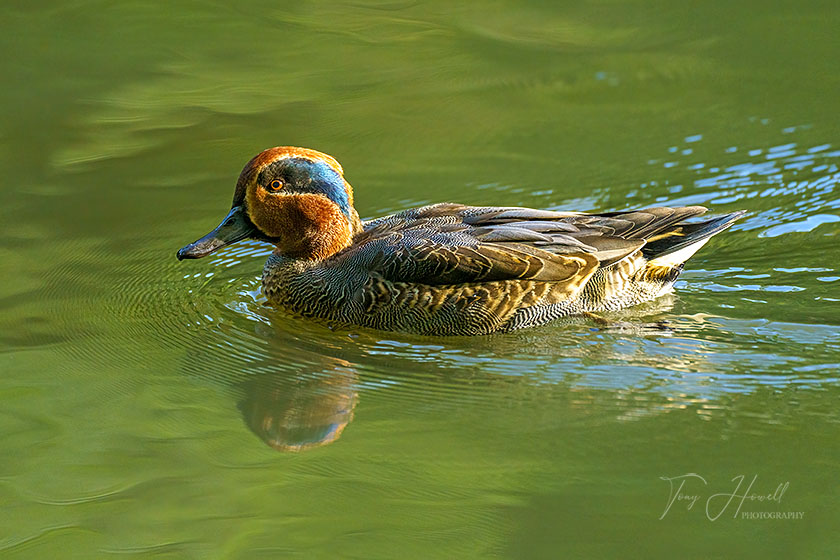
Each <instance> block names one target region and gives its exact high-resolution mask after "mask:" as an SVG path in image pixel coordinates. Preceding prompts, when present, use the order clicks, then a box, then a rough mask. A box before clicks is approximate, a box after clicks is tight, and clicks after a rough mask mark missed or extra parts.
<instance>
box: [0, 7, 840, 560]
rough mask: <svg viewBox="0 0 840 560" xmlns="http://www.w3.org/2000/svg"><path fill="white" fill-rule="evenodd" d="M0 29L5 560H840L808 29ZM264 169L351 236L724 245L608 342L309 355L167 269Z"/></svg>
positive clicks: (253, 261)
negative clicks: (512, 209)
mask: <svg viewBox="0 0 840 560" xmlns="http://www.w3.org/2000/svg"><path fill="white" fill-rule="evenodd" d="M0 10H2V14H3V15H2V18H0V71H1V72H2V80H3V87H2V88H0V148H1V149H0V173H2V177H3V180H2V189H0V217H2V222H3V224H4V227H3V235H2V236H0V262H2V267H0V269H1V270H2V282H0V371H2V375H0V442H2V453H0V557H2V558H56V557H62V558H64V557H66V558H111V557H113V558H146V557H161V558H284V557H292V556H296V557H299V558H335V557H352V558H364V559H373V558H447V559H448V558H493V557H495V558H703V559H708V558H760V559H767V558H809V559H810V558H837V557H838V556H839V555H840V537H838V533H837V528H838V526H840V509H839V508H838V503H840V502H838V497H840V483H838V479H837V473H838V467H840V448H839V447H838V441H839V440H838V431H840V413H838V405H840V388H839V387H838V371H840V265H838V258H840V248H838V239H840V238H839V237H838V235H840V170H838V167H839V166H840V137H839V136H838V135H840V117H838V114H839V113H840V95H838V92H840V39H838V29H840V9H839V8H838V5H837V3H836V2H834V1H820V0H806V1H800V2H781V1H773V0H771V1H767V0H764V1H761V2H759V1H756V0H749V1H746V0H744V1H741V2H731V1H709V2H673V1H664V0H662V1H655V0H651V1H642V0H612V1H608V0H603V1H578V2H564V3H555V4H554V5H553V6H551V5H549V3H540V2H522V3H515V2H504V1H495V2H487V3H482V4H480V5H479V4H477V5H471V6H470V5H467V4H460V3H449V2H436V3H415V2H400V1H394V2H368V1H366V0H359V1H356V2H353V3H346V4H339V3H334V2H295V3H286V5H283V4H282V3H277V2H268V1H265V2H250V3H244V4H242V5H239V6H237V7H227V6H225V4H224V3H201V2H178V3H167V4H163V3H161V4H156V3H152V2H149V1H148V0H139V1H133V2H131V1H129V2H119V3H107V2H93V1H79V0H75V1H72V2H22V1H17V0H14V1H7V2H5V3H4V5H3V7H2V8H0ZM279 144H293V145H302V146H307V147H312V148H316V149H319V150H322V151H325V152H327V153H330V154H332V155H334V156H335V157H336V158H338V160H339V161H340V162H341V163H342V164H343V166H344V168H345V170H346V175H347V178H348V180H349V181H350V182H351V183H352V184H353V185H354V187H355V189H356V205H357V208H358V210H359V213H360V214H361V215H362V216H365V217H375V216H378V215H381V214H383V213H386V212H392V211H397V210H400V209H404V208H408V207H412V206H417V205H421V204H427V203H432V202H439V201H453V202H461V203H467V204H481V205H496V204H498V205H525V206H534V207H539V208H554V209H563V210H601V211H607V210H621V209H627V208H632V207H644V206H651V205H661V204H672V205H685V204H702V205H706V206H708V207H710V208H711V210H712V212H714V213H723V212H732V211H735V210H738V209H746V210H748V211H749V214H748V216H747V217H746V218H745V219H743V220H742V221H740V222H739V223H738V224H737V225H736V226H735V227H733V228H732V229H731V230H730V231H727V232H726V233H724V234H722V235H720V236H717V237H715V238H714V240H712V241H711V242H710V243H709V244H708V245H707V246H706V247H705V248H704V249H703V250H702V251H701V252H700V253H699V254H698V255H697V256H696V257H695V258H693V259H692V261H691V263H690V265H689V267H688V268H687V270H686V272H685V273H684V274H683V276H682V277H681V280H680V282H679V283H678V286H677V288H678V290H677V294H676V295H675V296H674V297H671V298H666V299H663V300H660V301H658V302H656V303H655V304H652V305H649V306H647V307H644V308H641V309H637V310H632V311H629V312H626V313H623V314H621V315H619V316H617V317H615V318H613V319H614V321H615V322H616V324H615V326H613V327H609V328H603V327H602V326H600V325H598V324H595V323H592V322H588V321H584V320H581V321H572V322H566V323H557V324H553V325H550V326H547V327H543V328H539V329H534V330H530V331H523V332H518V333H514V334H510V335H500V336H493V337H483V338H476V339H461V338H457V339H431V338H420V337H409V336H403V335H396V334H388V333H375V332H369V331H343V330H330V329H328V328H326V327H325V326H323V325H319V324H316V323H311V322H305V321H299V320H292V319H287V318H283V317H280V316H278V315H276V314H275V313H274V312H273V311H272V310H271V309H270V308H266V307H265V306H263V305H262V302H263V300H262V297H261V296H260V292H259V280H258V275H259V274H260V272H261V269H262V264H263V261H264V260H265V257H266V255H268V254H269V252H270V248H269V247H268V246H266V245H262V244H258V243H245V244H240V245H238V246H234V247H231V248H229V249H227V250H224V251H220V252H219V253H218V254H214V255H213V256H211V257H208V258H207V259H204V260H201V261H194V262H183V263H179V262H177V261H176V259H175V251H176V250H177V249H178V248H179V247H181V246H182V245H184V244H185V243H187V242H190V241H192V240H193V239H195V238H197V237H198V236H199V235H201V234H203V233H205V232H206V231H207V230H208V229H209V228H210V227H212V226H215V225H216V224H217V223H218V221H219V219H220V218H221V217H222V216H223V215H224V214H225V213H226V211H227V209H228V208H229V204H230V199H231V197H232V193H233V185H234V182H235V180H236V177H237V175H238V173H239V171H240V169H241V167H242V165H243V164H244V163H245V162H246V161H247V160H248V159H249V158H250V157H251V156H252V155H254V154H255V153H257V152H258V151H260V150H261V149H263V148H266V147H270V146H274V145H279ZM688 473H696V474H697V475H698V476H702V477H703V480H705V484H704V483H703V482H702V481H700V479H698V478H696V477H689V478H688V479H686V484H685V487H684V491H683V496H681V498H685V497H686V496H689V495H695V496H697V501H696V503H695V504H694V506H693V507H691V508H690V509H689V508H688V505H689V503H690V501H689V500H687V499H680V500H677V501H675V503H674V504H672V506H671V507H670V509H668V510H667V511H666V508H667V506H668V501H669V492H670V490H669V482H667V481H666V480H663V479H662V478H661V477H677V476H680V475H685V474H688ZM738 476H744V477H746V478H745V480H744V484H743V486H742V487H741V489H740V490H737V491H736V490H735V487H736V484H737V479H736V480H735V481H733V479H734V478H735V477H738ZM753 477H757V478H756V479H755V482H754V484H753V487H752V488H751V490H750V491H749V492H746V486H747V485H748V483H749V482H750V481H751V480H753ZM785 483H787V487H786V489H784V490H783V491H782V492H781V495H779V492H777V488H780V485H784V484H785ZM774 492H776V493H777V496H776V498H777V499H776V500H765V501H758V500H754V499H745V500H743V503H741V499H740V498H735V499H734V501H733V503H731V504H730V505H729V506H728V507H724V506H725V502H726V497H725V496H723V497H721V496H718V498H712V496H713V495H714V494H725V493H729V494H733V493H735V494H739V495H740V494H748V495H758V494H761V495H766V494H773V493H774ZM710 499H711V501H709V500H710ZM707 506H709V507H708V508H707ZM739 508H740V509H739ZM721 511H722V513H720V512H721ZM780 512H781V513H790V512H794V513H796V514H797V515H796V516H795V517H797V518H790V519H780V518H766V517H768V515H769V514H771V513H772V514H778V513H780ZM718 513H720V516H719V517H717V518H716V519H715V520H712V519H710V518H714V517H715V514H718ZM745 513H749V514H751V515H752V516H750V515H746V516H745V515H743V514H745ZM800 513H801V515H799V514H800ZM762 514H764V518H763V517H762Z"/></svg>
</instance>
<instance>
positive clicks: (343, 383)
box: [238, 360, 358, 452]
mask: <svg viewBox="0 0 840 560" xmlns="http://www.w3.org/2000/svg"><path fill="white" fill-rule="evenodd" d="M330 361H331V362H333V361H334V362H336V363H334V364H330V365H329V366H327V369H326V370H320V371H309V372H302V373H301V374H300V375H296V376H294V378H290V377H289V376H288V373H287V372H276V373H263V374H258V375H256V376H254V377H252V378H251V379H249V380H248V381H246V382H244V383H243V384H242V389H243V397H242V400H241V401H240V402H239V405H238V406H239V410H240V411H241V412H242V415H243V417H244V419H245V423H246V424H247V425H248V427H249V428H250V429H251V430H252V431H253V432H254V433H255V434H256V435H257V436H259V438H260V439H262V440H263V441H264V442H265V443H267V444H268V445H269V446H271V447H273V448H274V449H276V450H278V451H291V452H297V451H304V450H307V449H312V448H314V447H320V446H323V445H328V444H330V443H332V442H334V441H335V440H337V439H338V438H339V437H340V436H341V433H342V432H343V431H344V428H345V427H347V424H349V423H350V422H351V421H352V420H353V409H354V408H355V407H356V402H357V400H358V399H357V394H356V390H355V384H356V380H357V375H356V373H355V372H354V370H353V369H352V367H350V364H348V363H346V362H343V361H341V360H330Z"/></svg>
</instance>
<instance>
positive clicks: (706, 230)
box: [642, 210, 746, 273]
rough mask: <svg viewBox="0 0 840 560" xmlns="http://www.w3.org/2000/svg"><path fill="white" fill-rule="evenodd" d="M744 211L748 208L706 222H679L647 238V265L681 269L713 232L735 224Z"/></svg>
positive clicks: (643, 252)
mask: <svg viewBox="0 0 840 560" xmlns="http://www.w3.org/2000/svg"><path fill="white" fill-rule="evenodd" d="M744 214H746V210H739V211H738V212H732V213H731V214H726V215H725V216H720V217H718V218H713V219H711V220H706V221H705V222H696V223H684V224H677V225H676V226H674V227H672V228H669V229H668V230H667V231H664V232H662V233H661V234H658V235H655V236H653V237H651V238H649V239H647V243H646V244H645V246H644V247H643V248H642V254H643V255H644V256H645V257H646V258H647V259H648V268H649V269H650V268H660V267H661V268H662V269H672V270H673V269H676V270H675V272H677V273H679V270H682V267H683V264H685V261H687V260H688V259H689V258H691V256H692V255H694V253H696V252H697V251H698V250H699V249H700V248H701V247H702V246H703V245H705V244H706V243H707V242H708V241H709V239H711V237H712V236H713V235H715V234H718V233H720V232H722V231H723V230H725V229H726V228H728V227H729V226H731V225H732V224H734V223H735V221H736V220H737V219H738V218H740V217H741V216H743V215H744ZM663 272H664V270H663Z"/></svg>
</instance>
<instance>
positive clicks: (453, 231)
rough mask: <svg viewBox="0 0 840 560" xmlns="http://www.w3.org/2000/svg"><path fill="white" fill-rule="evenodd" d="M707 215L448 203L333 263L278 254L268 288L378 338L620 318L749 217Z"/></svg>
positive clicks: (416, 213)
mask: <svg viewBox="0 0 840 560" xmlns="http://www.w3.org/2000/svg"><path fill="white" fill-rule="evenodd" d="M704 211H705V208H702V207H698V206H692V207H684V208H651V209H647V210H642V211H636V212H617V213H607V214H582V213H569V212H554V211H547V210H534V209H529V208H496V207H492V208H482V207H470V206H462V205H457V204H438V205H434V206H426V207H423V208H417V209H412V210H408V211H405V212H402V213H399V214H394V215H392V216H386V217H384V218H379V219H376V220H372V221H369V222H367V223H365V224H364V229H363V231H362V232H361V233H360V234H358V235H357V236H356V237H355V238H354V240H353V243H352V244H351V245H350V246H349V247H348V248H346V249H345V250H343V251H341V252H339V253H337V254H336V255H333V256H332V257H330V258H328V259H325V260H323V261H308V262H302V261H296V260H291V259H285V258H283V257H282V256H280V255H274V256H272V258H270V259H269V261H268V262H267V263H266V268H265V271H264V276H263V283H264V287H265V292H266V295H267V297H268V299H269V301H270V302H272V303H273V304H275V305H278V306H280V307H283V308H286V309H288V310H289V311H291V312H293V313H296V314H300V315H304V316H308V317H320V318H323V319H327V320H332V321H339V322H342V323H349V324H356V325H362V326H366V327H371V328H375V329H382V330H392V331H403V332H414V333H419V334H425V335H477V334H488V333H492V332H496V331H509V330H514V329H518V328H524V327H530V326H536V325H540V324H543V323H546V322H548V321H551V320H553V319H556V318H559V317H563V316H567V315H574V314H580V313H584V312H593V311H594V312H598V311H606V310H616V309H621V308H623V307H628V306H630V305H635V304H638V303H642V302H645V301H650V300H652V299H654V298H655V297H657V296H659V295H660V294H662V293H664V292H666V291H668V290H669V289H670V288H671V286H672V285H673V282H674V280H676V278H677V276H678V275H679V272H680V271H681V270H682V265H683V263H684V262H685V260H686V259H688V258H689V257H690V256H691V255H692V254H693V253H694V252H695V251H696V250H697V249H699V247H700V246H702V245H703V244H704V243H705V242H706V241H707V240H708V239H709V238H710V237H711V236H712V235H714V234H715V233H718V232H719V231H722V230H723V229H725V228H726V227H728V226H729V225H731V224H732V223H733V222H734V221H735V220H736V219H737V218H738V217H740V215H741V214H742V213H735V214H729V215H727V216H723V217H721V218H717V219H714V220H709V221H705V222H697V223H690V224H689V223H685V222H684V220H686V219H687V218H691V217H693V216H697V215H699V214H702V213H703V212H704Z"/></svg>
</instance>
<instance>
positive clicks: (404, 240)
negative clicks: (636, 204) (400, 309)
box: [344, 204, 705, 285]
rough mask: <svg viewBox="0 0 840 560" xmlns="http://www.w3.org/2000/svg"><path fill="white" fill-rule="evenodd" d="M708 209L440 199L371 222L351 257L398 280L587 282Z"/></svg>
mask: <svg viewBox="0 0 840 560" xmlns="http://www.w3.org/2000/svg"><path fill="white" fill-rule="evenodd" d="M703 211H705V209H704V208H701V207H688V208H652V209H649V210H643V211H639V212H630V213H610V214H583V213H578V212H555V211H551V210H536V209H531V208H513V207H511V208H505V207H475V206H463V205H459V204H437V205H433V206H425V207H422V208H415V209H412V210H407V211H405V212H401V213H399V214H394V215H391V216H386V217H383V218H379V219H376V220H372V221H369V222H367V223H366V224H365V226H364V231H363V232H362V233H361V234H359V236H358V237H357V238H356V240H355V241H354V244H353V246H352V247H351V248H350V249H349V250H348V251H347V253H346V254H345V255H344V258H351V259H353V260H354V261H355V262H356V263H357V264H360V265H362V266H365V267H367V268H368V270H370V271H371V272H373V273H376V274H378V275H380V276H382V277H383V278H385V279H387V280H390V281H392V282H413V283H421V284H430V285H447V284H461V283H475V282H491V281H499V280H537V281H544V282H560V283H570V284H578V285H582V284H583V283H584V282H585V281H586V280H587V279H588V278H589V277H590V276H591V275H592V273H594V272H595V270H597V269H598V267H605V266H610V265H612V264H614V263H616V262H619V261H621V260H622V259H624V258H626V257H628V256H630V255H634V254H636V253H637V252H638V251H639V250H640V249H641V248H642V247H643V246H644V245H645V243H646V241H645V240H646V239H647V238H649V237H651V236H654V235H656V234H657V233H659V232H661V231H663V230H666V229H667V228H669V227H670V226H672V225H673V224H675V223H678V222H680V221H682V220H684V219H685V218H687V217H690V216H693V215H697V214H700V213H702V212H703Z"/></svg>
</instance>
